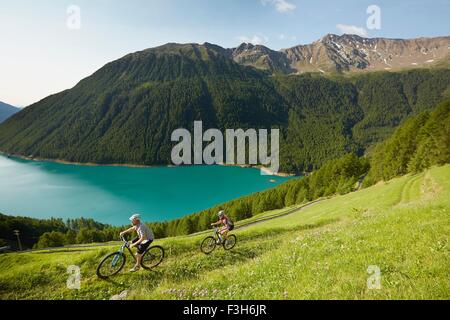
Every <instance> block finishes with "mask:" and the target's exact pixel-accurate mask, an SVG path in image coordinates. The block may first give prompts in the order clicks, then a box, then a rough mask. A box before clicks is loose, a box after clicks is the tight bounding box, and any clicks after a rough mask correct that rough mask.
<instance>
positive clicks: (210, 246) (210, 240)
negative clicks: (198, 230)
mask: <svg viewBox="0 0 450 320" xmlns="http://www.w3.org/2000/svg"><path fill="white" fill-rule="evenodd" d="M215 248H216V239H214V237H207V238H205V240H203V241H202V244H201V245H200V250H201V251H202V252H203V253H204V254H210V253H211V252H213V251H214V249H215Z"/></svg>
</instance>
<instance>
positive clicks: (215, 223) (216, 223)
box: [211, 220, 222, 226]
mask: <svg viewBox="0 0 450 320" xmlns="http://www.w3.org/2000/svg"><path fill="white" fill-rule="evenodd" d="M220 224H222V221H220V220H219V221H217V222H214V223H211V225H212V226H218V225H220Z"/></svg>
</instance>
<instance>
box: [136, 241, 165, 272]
mask: <svg viewBox="0 0 450 320" xmlns="http://www.w3.org/2000/svg"><path fill="white" fill-rule="evenodd" d="M164 254H165V253H164V248H163V247H160V246H154V247H150V248H149V249H148V250H147V251H146V252H145V253H144V256H143V257H142V262H141V266H142V268H144V269H147V270H149V269H153V268H155V267H157V266H159V265H160V263H161V262H162V261H163V259H164Z"/></svg>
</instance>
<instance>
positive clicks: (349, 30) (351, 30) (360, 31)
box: [336, 24, 369, 37]
mask: <svg viewBox="0 0 450 320" xmlns="http://www.w3.org/2000/svg"><path fill="white" fill-rule="evenodd" d="M336 28H338V29H339V31H340V32H341V33H346V34H356V35H358V36H361V37H367V36H368V35H369V34H368V33H367V30H366V29H364V28H361V27H357V26H352V25H348V24H338V25H337V26H336Z"/></svg>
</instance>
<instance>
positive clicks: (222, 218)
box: [211, 210, 234, 243]
mask: <svg viewBox="0 0 450 320" xmlns="http://www.w3.org/2000/svg"><path fill="white" fill-rule="evenodd" d="M217 215H218V216H219V221H217V222H214V223H211V226H213V227H216V226H220V225H223V227H222V228H221V229H220V230H219V237H220V238H221V239H220V241H221V243H226V242H227V240H228V232H230V231H231V230H233V229H234V223H233V221H232V220H231V219H230V218H228V216H227V215H226V214H225V211H223V210H221V211H219V213H218V214H217Z"/></svg>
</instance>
